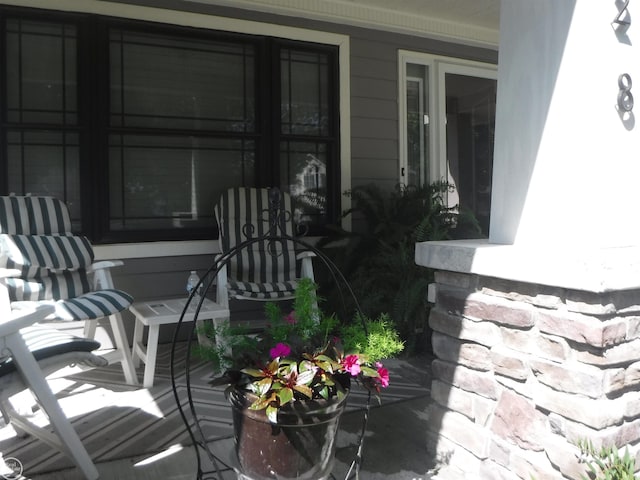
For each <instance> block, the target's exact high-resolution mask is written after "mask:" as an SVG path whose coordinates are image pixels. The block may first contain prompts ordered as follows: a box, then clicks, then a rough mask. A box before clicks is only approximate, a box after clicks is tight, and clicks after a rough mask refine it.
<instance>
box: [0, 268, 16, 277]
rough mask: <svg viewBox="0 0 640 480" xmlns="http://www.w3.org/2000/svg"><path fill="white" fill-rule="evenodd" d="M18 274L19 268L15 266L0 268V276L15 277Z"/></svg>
mask: <svg viewBox="0 0 640 480" xmlns="http://www.w3.org/2000/svg"><path fill="white" fill-rule="evenodd" d="M19 276H20V270H17V269H15V268H0V278H15V277H19Z"/></svg>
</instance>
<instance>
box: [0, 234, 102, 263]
mask: <svg viewBox="0 0 640 480" xmlns="http://www.w3.org/2000/svg"><path fill="white" fill-rule="evenodd" d="M0 249H1V251H2V252H3V253H4V254H5V256H6V259H7V265H6V266H7V267H8V268H23V267H36V268H46V269H48V270H77V269H80V268H87V267H88V266H90V265H91V264H92V263H93V258H94V256H93V249H92V248H91V243H90V242H89V240H87V238H85V237H80V236H75V235H11V234H0ZM9 262H11V264H9Z"/></svg>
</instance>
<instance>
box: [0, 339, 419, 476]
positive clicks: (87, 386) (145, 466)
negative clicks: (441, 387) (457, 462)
mask: <svg viewBox="0 0 640 480" xmlns="http://www.w3.org/2000/svg"><path fill="white" fill-rule="evenodd" d="M169 352H170V346H169V345H162V346H161V351H160V354H159V356H158V368H157V370H156V379H155V384H154V386H153V387H152V388H150V389H144V388H142V387H133V386H129V385H126V384H125V383H124V381H123V378H122V371H121V369H120V367H119V365H114V366H110V367H107V368H103V369H95V370H91V371H87V372H83V373H75V374H70V375H68V376H66V377H65V376H61V377H56V378H54V379H50V381H51V384H52V386H53V388H54V390H55V391H56V393H57V394H58V397H59V398H60V399H61V404H62V406H63V408H64V410H65V412H67V415H68V416H69V417H70V418H72V422H73V425H74V428H76V430H77V431H78V433H79V435H80V437H81V438H82V441H83V442H84V444H85V446H86V447H87V449H88V451H89V453H90V455H91V456H92V458H93V460H94V462H95V463H96V466H97V468H98V470H99V472H100V474H101V477H100V478H102V479H125V480H126V479H157V478H164V479H176V480H177V479H193V478H195V476H196V459H195V452H194V449H193V448H192V447H191V446H189V438H188V435H187V432H186V429H185V428H184V425H183V423H182V420H181V418H180V415H179V412H178V410H177V407H176V404H175V399H174V396H173V391H172V389H171V381H170V375H169V374H170V372H169V360H170V353H169ZM385 363H386V364H387V366H388V367H389V370H390V373H391V381H392V383H391V385H390V386H389V388H388V389H387V390H385V391H384V392H383V395H382V399H381V400H382V404H381V405H380V406H379V405H378V403H377V401H375V399H374V400H373V403H372V409H371V414H370V420H369V424H368V428H367V434H366V439H365V444H364V463H363V469H362V471H361V478H363V479H378V478H379V479H382V478H394V479H400V480H403V479H407V480H418V479H423V480H425V479H427V478H430V477H429V475H428V473H427V472H428V470H429V456H428V454H427V450H426V448H427V444H426V442H427V433H426V431H427V422H428V403H429V387H430V382H431V380H430V358H428V357H419V358H413V359H408V360H407V359H394V360H389V361H387V362H385ZM178 371H181V370H180V369H178ZM138 373H139V375H140V376H141V373H142V372H141V371H139V372H138ZM209 377H210V370H209V368H208V366H207V365H205V364H196V365H194V366H193V368H192V369H191V388H192V392H193V398H194V401H195V403H196V408H197V411H198V414H199V417H200V418H201V419H203V420H202V421H201V424H202V426H203V429H204V431H205V435H206V436H207V438H209V439H212V441H213V439H217V440H216V441H215V444H216V447H215V448H216V453H219V454H220V456H221V457H222V458H223V460H224V458H227V460H226V462H225V463H228V464H232V463H233V462H232V461H231V460H230V458H231V453H232V451H233V440H232V435H233V430H232V425H231V409H230V408H229V406H228V404H227V402H226V399H225V398H224V393H223V389H219V388H218V389H214V388H211V387H210V386H209V385H208V384H207V382H208V380H209ZM177 384H178V385H180V386H182V387H183V388H184V384H185V382H184V378H183V377H181V378H178V379H177ZM27 400H28V398H27ZM365 401H366V395H365V394H364V392H362V391H358V389H355V390H354V391H353V392H352V393H351V395H350V397H349V407H348V411H347V413H345V415H344V416H343V419H342V422H341V427H340V434H339V436H338V451H337V455H336V466H335V469H334V477H335V478H336V479H338V480H340V479H342V478H344V476H345V473H346V472H347V470H348V467H349V464H350V462H351V460H352V458H353V454H354V452H355V443H356V442H357V438H358V433H359V431H360V428H361V425H362V423H361V422H362V411H361V410H360V408H361V407H362V406H363V405H364V404H365ZM0 452H2V455H3V457H4V458H8V457H13V458H16V459H18V460H20V462H21V463H22V464H23V465H24V475H25V477H24V478H28V479H33V480H37V479H43V480H44V479H47V480H62V479H64V480H76V479H81V478H82V476H81V474H80V472H79V471H78V470H77V469H76V468H74V466H73V465H72V463H71V462H70V461H69V460H68V459H67V458H66V457H65V456H64V455H62V454H60V453H58V452H56V451H54V450H52V449H51V448H50V447H49V446H47V445H46V444H44V443H42V442H40V441H39V440H37V439H34V438H30V437H27V438H18V437H16V436H15V433H14V432H13V429H12V428H11V427H10V426H8V427H4V428H1V429H0ZM203 468H204V470H205V471H208V470H209V468H208V467H207V466H206V465H204V466H203ZM0 473H1V472H0ZM207 478H215V476H214V474H209V475H208V476H207ZM224 478H225V479H232V478H234V479H235V478H236V475H235V474H234V472H233V471H232V470H230V469H228V468H226V469H225V472H224Z"/></svg>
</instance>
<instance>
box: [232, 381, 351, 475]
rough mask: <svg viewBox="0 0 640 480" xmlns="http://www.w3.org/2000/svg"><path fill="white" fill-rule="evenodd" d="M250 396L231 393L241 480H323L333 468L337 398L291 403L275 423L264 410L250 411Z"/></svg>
mask: <svg viewBox="0 0 640 480" xmlns="http://www.w3.org/2000/svg"><path fill="white" fill-rule="evenodd" d="M255 398H256V397H255V395H253V394H252V393H249V392H244V391H242V390H237V389H231V390H230V391H229V401H230V402H231V406H232V409H233V425H234V431H235V444H236V453H237V455H238V461H239V463H240V467H241V472H242V474H243V475H244V476H241V477H239V478H243V479H246V480H272V479H278V480H288V479H300V480H323V479H326V478H329V476H330V475H331V470H332V469H333V463H334V454H335V446H336V435H337V433H338V426H339V422H340V416H341V415H342V413H343V412H344V409H345V406H346V404H347V401H346V400H347V397H346V396H345V397H344V398H342V400H338V399H330V400H310V401H305V402H295V403H293V404H292V405H290V406H287V407H286V408H283V409H282V410H281V411H280V412H279V414H278V424H277V425H274V424H272V423H270V422H269V421H268V420H267V417H266V415H265V413H264V410H258V411H254V410H249V408H248V407H249V405H250V404H251V403H252V402H253V400H254V399H255Z"/></svg>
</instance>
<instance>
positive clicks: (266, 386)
mask: <svg viewBox="0 0 640 480" xmlns="http://www.w3.org/2000/svg"><path fill="white" fill-rule="evenodd" d="M252 385H253V389H254V392H255V393H256V395H258V396H260V397H262V396H264V395H266V394H267V393H269V390H271V386H272V385H273V381H272V380H271V379H270V378H263V379H262V380H259V381H257V382H253V384H252Z"/></svg>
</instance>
